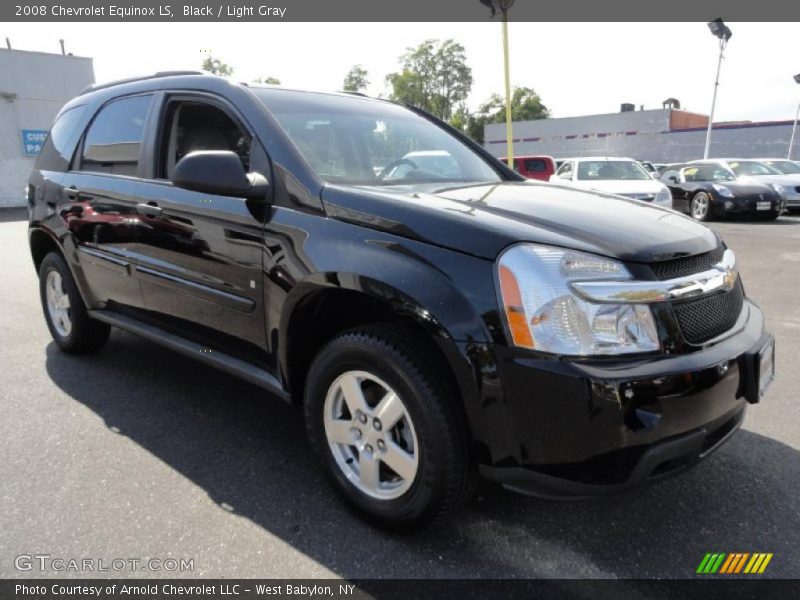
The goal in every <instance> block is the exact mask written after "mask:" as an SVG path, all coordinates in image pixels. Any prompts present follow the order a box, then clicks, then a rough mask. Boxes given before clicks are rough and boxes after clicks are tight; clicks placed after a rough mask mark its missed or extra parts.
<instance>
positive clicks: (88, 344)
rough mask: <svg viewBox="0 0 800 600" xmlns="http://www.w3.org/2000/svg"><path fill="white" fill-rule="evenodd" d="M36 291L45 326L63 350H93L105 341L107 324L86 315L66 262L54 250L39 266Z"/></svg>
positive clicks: (73, 351) (78, 351)
mask: <svg viewBox="0 0 800 600" xmlns="http://www.w3.org/2000/svg"><path fill="white" fill-rule="evenodd" d="M39 292H40V296H41V300H42V308H43V309H44V318H45V320H46V321H47V327H48V329H50V334H51V335H52V336H53V341H54V342H55V343H56V344H57V345H58V347H59V348H61V349H62V350H63V351H64V352H69V353H72V354H80V353H84V352H93V351H95V350H98V349H99V348H101V347H102V346H103V345H104V344H105V343H106V341H107V340H108V334H109V331H110V327H109V326H108V325H106V324H105V323H101V322H100V321H95V320H94V319H92V318H91V317H90V316H89V314H88V312H87V311H86V307H85V306H84V304H83V299H82V298H81V295H80V293H79V292H78V288H77V286H76V285H75V280H74V279H73V278H72V273H71V272H70V270H69V267H67V263H66V262H64V259H63V258H62V257H61V255H60V254H58V253H56V252H51V253H50V254H48V255H47V256H45V257H44V260H42V264H41V266H40V267H39Z"/></svg>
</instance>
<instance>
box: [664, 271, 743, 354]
mask: <svg viewBox="0 0 800 600" xmlns="http://www.w3.org/2000/svg"><path fill="white" fill-rule="evenodd" d="M743 304H744V289H743V288H742V281H741V279H740V278H738V277H737V278H736V284H735V285H734V287H733V289H731V290H729V291H727V292H719V293H717V294H714V295H712V296H706V297H704V298H698V299H696V300H684V301H681V302H674V303H673V304H672V309H673V310H674V311H675V317H676V318H677V320H678V325H679V326H680V328H681V332H682V333H683V337H684V339H685V340H686V341H687V342H689V343H690V344H702V343H703V342H707V341H708V340H710V339H712V338H715V337H717V336H718V335H721V334H723V333H725V332H726V331H728V330H729V329H730V328H731V327H733V326H734V325H735V324H736V320H737V319H738V318H739V314H740V313H741V312H742V305H743Z"/></svg>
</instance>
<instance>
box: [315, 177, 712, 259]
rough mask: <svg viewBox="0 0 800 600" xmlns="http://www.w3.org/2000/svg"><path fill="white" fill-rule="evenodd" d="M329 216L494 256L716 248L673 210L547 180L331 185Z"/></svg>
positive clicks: (647, 255)
mask: <svg viewBox="0 0 800 600" xmlns="http://www.w3.org/2000/svg"><path fill="white" fill-rule="evenodd" d="M322 199H323V203H324V204H325V210H326V212H327V214H328V215H329V216H330V217H332V218H335V219H339V220H343V221H349V222H353V223H357V224H359V225H362V226H364V227H368V228H372V229H378V230H382V231H386V232H389V233H393V234H396V235H400V236H403V237H408V238H411V239H417V240H421V241H424V242H426V243H431V244H435V245H437V246H442V247H445V248H450V249H453V250H457V251H460V252H465V253H468V254H473V255H476V256H481V257H483V258H488V259H491V260H494V259H495V258H496V257H497V256H498V254H499V253H500V252H501V251H502V250H503V249H504V248H506V247H507V246H509V245H511V244H514V243H517V242H534V243H540V244H549V245H553V246H560V247H564V248H573V249H575V250H583V251H586V252H593V253H596V254H601V255H603V256H608V257H610V258H617V259H620V260H624V261H632V262H653V261H658V260H667V259H670V258H675V257H678V256H689V255H693V254H699V253H702V252H708V251H710V250H713V249H714V248H715V247H716V246H717V244H718V243H719V240H718V238H717V236H716V234H715V233H714V232H713V231H711V230H710V229H709V228H707V227H705V226H704V225H701V224H699V223H697V222H696V221H693V220H692V219H690V218H688V217H685V216H683V215H681V214H680V213H677V212H674V211H672V210H668V209H664V208H660V207H655V206H651V205H648V204H645V203H643V202H638V201H635V200H627V199H624V198H620V197H617V196H610V195H607V194H600V193H597V192H589V191H584V190H581V189H578V188H574V187H571V186H561V185H554V184H548V183H543V182H535V181H531V180H529V181H526V182H519V183H517V182H513V183H512V182H502V183H494V184H476V185H466V186H459V187H450V188H441V186H440V185H439V186H434V185H428V186H391V187H386V186H375V187H350V186H348V187H344V186H335V185H329V186H326V187H325V188H324V189H323V191H322Z"/></svg>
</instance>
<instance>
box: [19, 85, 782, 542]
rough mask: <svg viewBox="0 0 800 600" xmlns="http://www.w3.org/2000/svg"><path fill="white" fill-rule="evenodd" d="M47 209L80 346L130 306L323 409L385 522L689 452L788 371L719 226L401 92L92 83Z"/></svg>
mask: <svg viewBox="0 0 800 600" xmlns="http://www.w3.org/2000/svg"><path fill="white" fill-rule="evenodd" d="M28 203H29V207H30V247H31V252H32V254H33V260H34V263H35V265H36V269H37V270H38V273H39V278H40V281H41V299H42V304H43V306H44V315H45V318H46V320H47V324H48V326H49V328H50V331H51V333H52V335H53V338H54V339H55V342H56V344H58V346H59V347H60V348H61V349H63V350H64V351H66V352H73V353H79V352H91V351H95V350H98V349H99V348H100V347H101V346H103V344H104V343H105V341H106V340H107V338H108V335H109V329H110V326H115V327H119V328H121V329H125V330H128V331H132V332H135V333H138V334H141V335H143V336H145V337H147V338H149V339H151V340H154V341H156V342H160V343H162V344H165V345H166V346H168V347H170V348H173V349H174V350H176V351H178V352H182V353H184V354H188V355H191V356H194V357H196V358H197V359H198V360H200V361H202V362H205V363H207V364H210V365H212V366H215V367H218V368H220V369H222V370H223V371H227V372H229V373H234V374H236V375H239V376H241V377H243V378H244V379H246V380H248V381H250V382H252V383H255V384H257V385H260V386H263V387H264V388H266V389H267V390H269V391H270V392H272V395H276V396H279V397H281V398H285V399H286V400H288V401H292V402H299V403H302V404H303V406H304V411H305V419H306V422H307V428H308V435H309V437H310V438H311V441H312V443H313V445H314V446H315V448H316V450H317V451H318V452H319V455H320V457H321V459H322V463H323V465H324V469H325V470H326V472H327V473H328V475H329V476H330V478H331V480H332V482H333V485H334V486H335V487H336V488H337V489H338V490H339V492H341V493H342V495H343V496H344V497H345V498H346V499H347V500H348V501H349V502H350V503H352V504H353V505H355V506H356V507H357V508H358V509H360V510H361V511H362V512H363V513H364V514H365V515H367V516H368V517H370V518H371V519H372V520H373V521H376V522H379V523H382V524H385V525H393V526H406V527H408V526H412V525H420V524H423V523H425V522H427V521H429V520H431V519H432V518H434V517H437V516H439V515H443V514H445V513H447V512H448V511H452V510H453V509H454V508H455V507H457V506H458V505H459V504H460V503H461V502H462V501H463V500H464V499H465V498H466V497H467V496H468V494H469V493H470V491H471V490H472V489H474V483H475V481H476V480H477V478H478V477H479V476H483V477H484V478H487V479H489V480H493V481H497V482H501V483H503V484H505V485H506V486H508V487H510V488H514V489H518V490H524V491H527V492H530V493H533V494H537V495H542V496H550V497H559V496H572V497H575V496H589V495H593V494H598V493H604V492H609V491H616V490H620V489H623V488H627V487H629V486H633V485H636V484H641V483H644V482H646V481H648V480H652V479H655V478H658V477H661V476H665V475H668V474H671V473H675V472H678V471H680V470H682V469H684V468H685V467H688V466H690V465H692V464H693V463H695V462H696V461H697V460H698V459H700V458H703V457H705V456H706V455H707V454H709V453H710V452H711V451H712V450H714V449H715V448H717V447H718V446H719V445H720V444H721V443H723V442H724V441H725V440H726V439H727V438H728V437H729V436H730V435H731V434H732V433H733V432H734V431H735V430H736V429H737V427H738V426H739V425H740V423H741V422H742V418H743V416H744V412H745V406H746V404H747V403H748V402H749V403H755V402H758V401H759V400H760V399H761V397H762V396H763V394H764V392H765V390H766V388H767V386H768V385H769V383H770V382H771V380H772V378H773V374H774V368H773V352H774V350H773V348H774V342H773V338H772V337H771V336H770V335H769V334H766V333H764V317H763V315H762V312H761V310H760V309H759V308H758V307H757V306H756V305H755V304H753V303H752V302H751V301H749V300H748V299H747V297H746V295H745V292H744V288H743V287H742V282H741V279H740V277H739V276H738V273H737V270H736V260H735V258H734V254H733V252H732V251H731V250H730V249H728V248H727V247H726V246H725V244H724V242H723V241H722V240H721V239H720V238H719V237H718V236H717V235H716V234H715V233H714V232H713V231H711V230H710V229H708V228H706V227H705V226H703V225H700V224H698V223H696V222H694V221H692V220H691V219H689V218H687V217H684V216H682V215H679V214H677V213H675V212H672V211H670V210H665V209H662V208H657V207H653V206H649V205H647V204H645V203H643V202H639V201H635V200H626V199H622V198H619V197H614V196H607V195H603V194H598V193H593V192H584V191H579V190H576V189H574V188H565V187H559V186H555V185H548V184H536V183H526V182H524V181H523V180H522V178H521V177H519V176H518V175H516V174H515V173H513V172H512V171H511V170H509V169H507V168H506V167H505V166H503V165H502V164H500V163H499V162H498V161H496V160H495V159H493V158H491V157H490V156H489V155H488V154H487V153H486V152H485V151H484V150H483V149H482V148H480V147H479V146H478V145H476V144H475V143H473V142H472V141H470V140H469V139H467V138H466V137H464V136H463V135H461V134H460V133H458V132H457V131H455V130H454V129H452V128H450V127H449V126H447V125H446V124H444V123H441V122H440V121H438V120H437V119H435V118H433V117H431V116H430V115H428V114H425V113H423V112H421V111H418V110H415V109H410V108H406V107H403V106H399V105H397V104H393V103H391V102H386V101H381V100H374V99H370V98H364V97H359V96H355V95H348V94H321V93H309V92H298V91H290V90H284V89H274V88H251V87H247V86H243V85H235V84H232V83H229V82H227V81H225V80H223V79H220V78H215V77H210V76H202V75H199V74H187V73H171V74H170V73H161V74H157V75H156V76H153V77H146V78H142V79H136V80H128V81H124V82H119V83H115V84H110V85H104V86H100V87H94V88H91V89H89V90H87V91H86V92H85V93H83V94H82V95H80V96H79V97H77V98H75V99H74V100H72V101H71V102H69V103H68V104H67V105H66V106H65V107H64V108H63V109H62V110H61V112H60V114H59V115H58V118H57V119H56V121H55V124H54V125H53V128H52V130H51V132H50V136H49V138H48V140H47V142H46V144H45V147H44V150H43V152H42V154H41V156H40V158H39V160H38V162H37V164H36V167H35V169H34V172H33V174H32V175H31V178H30V185H29V188H28ZM265 468H268V467H265Z"/></svg>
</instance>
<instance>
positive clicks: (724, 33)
mask: <svg viewBox="0 0 800 600" xmlns="http://www.w3.org/2000/svg"><path fill="white" fill-rule="evenodd" d="M708 28H709V29H710V30H711V33H713V34H714V35H715V36H716V37H718V38H719V62H717V78H716V79H715V80H714V97H713V98H712V100H711V114H710V115H709V117H708V130H707V131H706V148H705V150H704V151H703V158H704V159H706V158H708V150H709V148H710V147H711V126H712V125H713V124H714V107H715V106H716V104H717V88H718V87H719V70H720V68H721V67H722V58H723V54H722V53H723V51H724V50H725V46H727V45H728V40H729V39H731V36H732V35H733V34H732V33H731V30H730V29H729V28H728V26H727V25H725V23H724V22H723V21H722V19H714V20H713V21H711V22H710V23H709V24H708Z"/></svg>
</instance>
